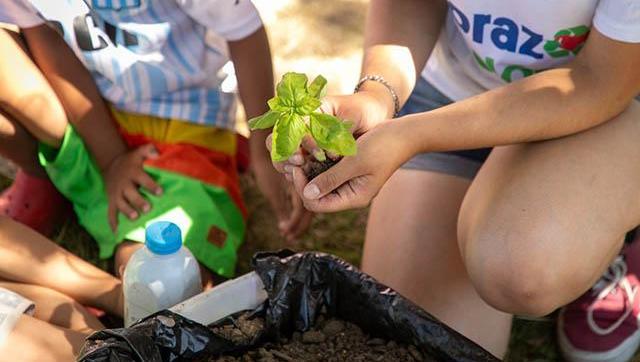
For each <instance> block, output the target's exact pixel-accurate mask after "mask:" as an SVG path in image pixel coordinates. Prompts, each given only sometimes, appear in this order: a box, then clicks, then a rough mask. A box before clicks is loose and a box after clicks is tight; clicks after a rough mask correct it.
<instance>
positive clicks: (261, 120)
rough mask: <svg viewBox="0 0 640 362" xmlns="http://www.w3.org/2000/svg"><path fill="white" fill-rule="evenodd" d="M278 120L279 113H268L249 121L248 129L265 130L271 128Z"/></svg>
mask: <svg viewBox="0 0 640 362" xmlns="http://www.w3.org/2000/svg"><path fill="white" fill-rule="evenodd" d="M278 118H280V113H278V112H274V111H269V112H267V113H265V114H263V115H262V116H259V117H255V118H251V119H250V120H249V128H251V129H267V128H271V127H273V125H274V124H276V121H277V120H278Z"/></svg>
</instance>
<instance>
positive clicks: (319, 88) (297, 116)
mask: <svg viewBox="0 0 640 362" xmlns="http://www.w3.org/2000/svg"><path fill="white" fill-rule="evenodd" d="M326 86H327V80H326V79H325V78H324V77H323V76H321V75H319V76H317V77H316V78H315V79H314V80H313V81H312V82H311V83H308V78H307V76H306V75H305V74H301V73H293V72H289V73H286V74H285V75H284V76H283V77H282V80H280V82H279V83H278V85H277V87H276V96H275V97H273V98H271V99H270V100H269V101H268V102H267V104H268V105H269V111H268V112H267V113H265V114H263V115H261V116H259V117H255V118H252V119H250V120H249V127H250V128H251V129H252V130H255V129H269V128H273V131H272V140H271V159H272V160H273V161H275V162H281V161H285V160H287V159H288V158H289V157H291V156H292V155H293V154H294V153H295V152H296V151H297V150H298V149H299V148H300V144H301V143H302V139H303V138H304V137H305V136H306V135H310V136H311V138H312V139H313V140H314V141H315V143H316V144H317V145H318V147H319V148H320V149H321V150H320V151H319V152H315V153H314V155H313V156H314V157H315V159H316V160H318V161H320V162H321V163H324V164H325V166H324V169H326V168H328V167H330V166H331V165H333V164H334V163H335V161H334V160H331V159H328V158H327V154H330V155H336V156H352V155H355V154H356V140H355V138H354V137H353V135H352V134H351V130H350V129H351V126H352V125H353V124H352V123H351V122H348V121H342V120H340V119H339V118H337V117H335V116H333V115H330V114H326V113H321V112H318V111H317V110H318V108H319V107H320V104H321V102H320V99H321V98H322V97H323V96H324V94H325V92H326ZM313 173H319V172H313ZM308 176H312V175H308ZM313 176H314V177H315V175H313ZM311 178H313V177H311Z"/></svg>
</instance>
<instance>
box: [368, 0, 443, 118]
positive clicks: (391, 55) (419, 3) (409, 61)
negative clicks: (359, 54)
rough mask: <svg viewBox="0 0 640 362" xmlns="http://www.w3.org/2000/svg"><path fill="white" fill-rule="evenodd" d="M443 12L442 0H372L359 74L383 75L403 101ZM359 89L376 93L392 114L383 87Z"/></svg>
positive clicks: (370, 85)
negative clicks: (360, 72)
mask: <svg viewBox="0 0 640 362" xmlns="http://www.w3.org/2000/svg"><path fill="white" fill-rule="evenodd" d="M445 13H446V3H445V2H444V1H424V0H402V1H397V0H374V1H372V2H371V5H370V7H369V14H368V16H367V23H366V29H365V50H364V59H363V64H362V75H381V76H382V77H384V78H385V80H386V81H387V82H388V83H389V84H390V85H391V86H392V87H393V88H394V90H395V92H396V93H397V94H398V98H399V101H400V104H403V103H404V102H405V101H406V100H407V98H409V95H410V94H411V91H412V90H413V87H414V85H415V82H416V77H417V76H418V75H419V74H420V72H421V71H422V68H423V67H424V65H425V63H426V61H427V59H428V57H429V55H430V54H431V50H432V49H433V46H434V45H435V43H436V41H437V39H438V35H439V33H440V29H441V28H442V23H443V21H444V19H445ZM361 90H366V91H371V92H372V93H375V94H377V96H378V98H379V99H380V101H381V102H384V103H385V104H386V105H387V109H388V112H387V118H390V117H391V116H392V115H393V111H394V104H393V99H392V98H391V97H390V95H389V92H388V90H387V89H386V88H384V86H382V85H381V84H379V83H376V82H366V83H364V84H363V85H362V87H361Z"/></svg>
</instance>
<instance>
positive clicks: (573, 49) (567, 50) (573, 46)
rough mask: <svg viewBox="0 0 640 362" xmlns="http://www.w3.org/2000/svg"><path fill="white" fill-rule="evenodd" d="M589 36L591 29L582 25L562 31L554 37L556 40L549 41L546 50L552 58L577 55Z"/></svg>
mask: <svg viewBox="0 0 640 362" xmlns="http://www.w3.org/2000/svg"><path fill="white" fill-rule="evenodd" d="M588 36H589V27H587V26H584V25H580V26H576V27H573V28H569V29H562V30H560V31H558V32H557V33H556V34H555V35H554V37H553V38H554V40H547V42H546V43H545V44H544V50H545V51H546V52H547V54H549V56H551V57H552V58H561V57H566V56H568V55H569V54H573V55H576V54H578V52H580V50H581V49H582V47H583V46H584V43H585V41H586V40H587V37H588Z"/></svg>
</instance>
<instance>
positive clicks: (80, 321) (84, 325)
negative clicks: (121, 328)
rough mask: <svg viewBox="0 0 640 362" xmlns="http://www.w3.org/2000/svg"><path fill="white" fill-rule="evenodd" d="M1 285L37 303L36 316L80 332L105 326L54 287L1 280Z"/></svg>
mask: <svg viewBox="0 0 640 362" xmlns="http://www.w3.org/2000/svg"><path fill="white" fill-rule="evenodd" d="M0 287H3V288H6V289H9V290H11V291H13V292H16V293H18V294H20V295H22V296H23V297H25V298H27V299H31V300H32V301H33V302H34V303H35V304H36V309H35V314H34V317H36V318H38V319H40V320H43V321H45V322H49V323H51V324H55V325H57V326H59V327H63V328H67V329H71V330H74V331H78V332H88V333H90V332H92V331H95V330H100V329H103V328H104V326H103V325H102V323H100V321H98V319H97V318H96V317H94V316H93V315H91V314H90V313H89V312H88V311H87V310H86V309H85V308H84V307H83V306H81V305H80V304H79V303H78V302H76V301H75V300H73V299H71V298H70V297H68V296H66V295H64V294H62V293H60V292H56V291H55V290H53V289H48V288H45V287H40V286H37V285H28V284H20V283H14V282H3V281H0Z"/></svg>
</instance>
